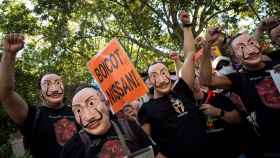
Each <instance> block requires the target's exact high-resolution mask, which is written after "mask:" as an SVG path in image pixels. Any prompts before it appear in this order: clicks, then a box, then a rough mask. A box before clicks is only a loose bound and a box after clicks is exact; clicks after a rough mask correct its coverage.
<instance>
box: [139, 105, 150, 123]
mask: <svg viewBox="0 0 280 158" xmlns="http://www.w3.org/2000/svg"><path fill="white" fill-rule="evenodd" d="M148 106H149V104H148V103H145V104H143V105H142V106H141V108H140V109H139V111H138V121H139V123H140V124H141V125H143V124H145V123H150V121H149V116H148V113H147V110H146V108H147V107H148Z"/></svg>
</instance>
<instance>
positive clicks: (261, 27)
mask: <svg viewBox="0 0 280 158" xmlns="http://www.w3.org/2000/svg"><path fill="white" fill-rule="evenodd" d="M279 24H280V20H278V18H277V17H274V16H269V17H266V18H264V19H263V20H262V21H261V22H260V23H259V24H258V25H257V28H256V32H255V38H256V40H257V41H258V42H260V39H261V36H262V34H263V33H264V32H265V31H266V32H268V31H270V30H271V29H273V28H274V27H276V26H278V25H279ZM268 33H269V32H268Z"/></svg>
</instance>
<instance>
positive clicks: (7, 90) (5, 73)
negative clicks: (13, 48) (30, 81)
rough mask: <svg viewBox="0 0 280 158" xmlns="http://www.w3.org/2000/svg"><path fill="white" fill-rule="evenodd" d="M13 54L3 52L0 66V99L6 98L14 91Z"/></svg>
mask: <svg viewBox="0 0 280 158" xmlns="http://www.w3.org/2000/svg"><path fill="white" fill-rule="evenodd" d="M14 66H15V54H12V53H9V52H4V54H3V56H2V59H1V64H0V76H1V78H0V99H1V100H2V99H3V98H6V96H7V95H10V94H11V93H12V92H13V90H14V76H15V68H14Z"/></svg>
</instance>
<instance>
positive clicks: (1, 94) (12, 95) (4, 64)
mask: <svg viewBox="0 0 280 158" xmlns="http://www.w3.org/2000/svg"><path fill="white" fill-rule="evenodd" d="M3 45H4V54H3V56H2V59H1V64H0V76H1V77H0V101H1V103H2V106H3V107H4V109H5V111H6V112H7V113H8V115H9V116H10V117H11V119H12V120H13V121H14V122H15V123H17V124H18V125H22V124H23V121H24V120H25V119H26V117H27V111H28V106H27V104H26V102H25V101H24V100H23V99H22V98H21V97H20V96H19V95H18V94H17V93H16V92H15V91H14V89H15V87H14V86H15V59H16V54H17V52H18V51H19V50H21V49H22V48H23V46H24V37H23V36H22V35H19V34H14V33H13V34H8V35H7V36H6V37H5V39H4V43H3Z"/></svg>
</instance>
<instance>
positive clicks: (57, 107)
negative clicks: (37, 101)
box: [43, 103, 63, 109]
mask: <svg viewBox="0 0 280 158" xmlns="http://www.w3.org/2000/svg"><path fill="white" fill-rule="evenodd" d="M43 105H44V106H46V107H48V108H51V109H60V108H62V107H63V104H62V103H59V104H52V105H50V104H47V103H43Z"/></svg>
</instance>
